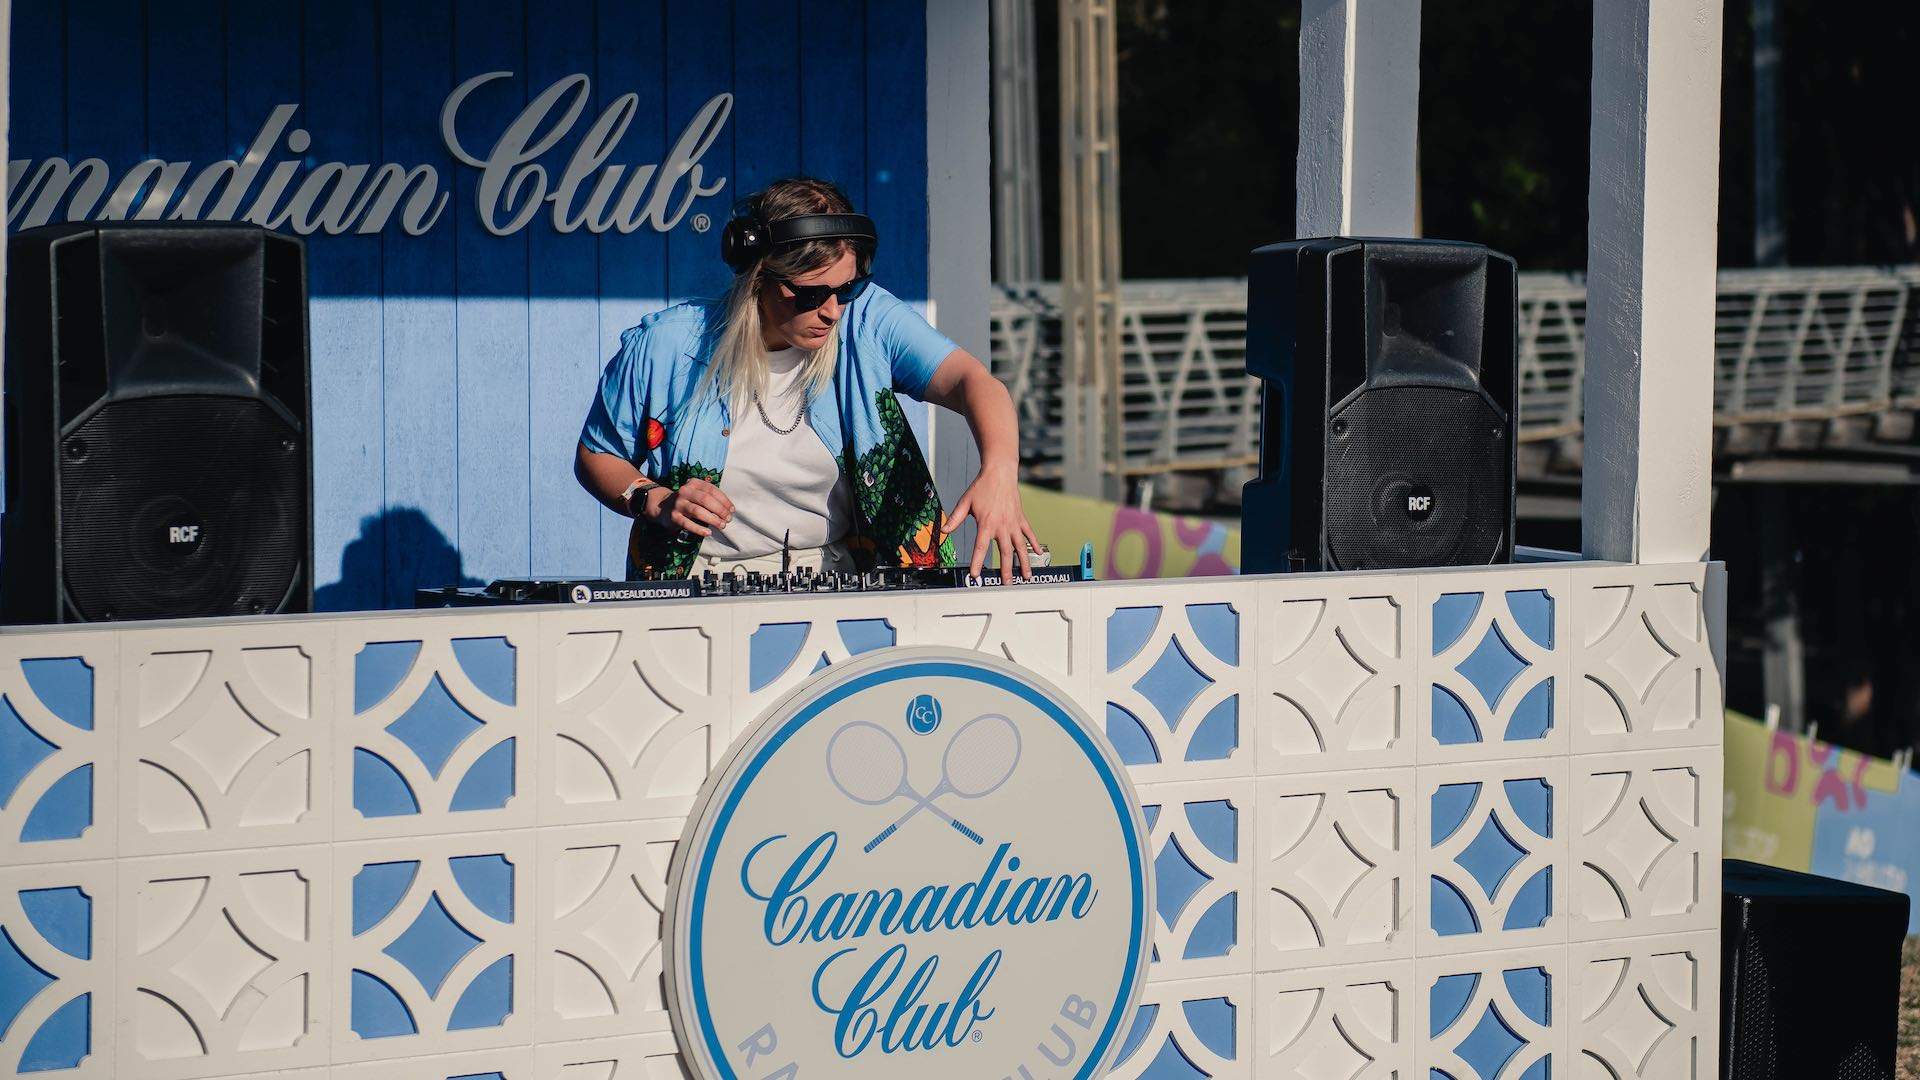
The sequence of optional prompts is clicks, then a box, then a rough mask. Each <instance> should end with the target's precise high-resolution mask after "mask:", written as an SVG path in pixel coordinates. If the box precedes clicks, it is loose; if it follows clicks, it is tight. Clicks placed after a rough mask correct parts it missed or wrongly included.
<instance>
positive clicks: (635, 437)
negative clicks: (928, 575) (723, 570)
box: [580, 285, 956, 577]
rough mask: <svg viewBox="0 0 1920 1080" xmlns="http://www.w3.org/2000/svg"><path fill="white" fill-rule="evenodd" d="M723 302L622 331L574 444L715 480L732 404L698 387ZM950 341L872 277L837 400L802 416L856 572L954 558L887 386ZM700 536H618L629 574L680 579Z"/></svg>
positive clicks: (663, 478)
mask: <svg viewBox="0 0 1920 1080" xmlns="http://www.w3.org/2000/svg"><path fill="white" fill-rule="evenodd" d="M724 311H725V307H724V303H723V302H722V301H719V300H692V301H687V302H685V303H681V304H675V305H674V306H672V307H669V308H666V309H664V310H661V311H657V312H654V313H653V314H651V315H648V316H647V317H646V318H644V319H642V320H640V325H638V326H635V327H633V328H632V329H630V330H628V331H626V332H625V333H623V334H622V335H620V351H619V352H618V353H616V354H615V355H614V357H613V359H612V360H610V361H608V363H607V367H606V370H605V372H604V373H603V374H602V375H601V378H600V389H599V392H598V394H596V395H595V397H594V401H593V405H592V407H591V408H590V409H589V410H588V412H587V421H586V424H585V425H584V426H583V427H582V429H581V431H580V442H581V444H582V445H584V446H586V448H587V449H589V450H593V451H596V452H599V453H603V454H618V455H619V456H621V457H623V458H625V459H627V460H628V461H631V462H633V463H634V466H635V467H636V468H638V469H639V470H640V471H641V472H642V473H643V474H645V475H646V476H649V477H651V478H653V479H655V480H657V481H659V482H660V483H663V484H666V485H667V486H668V487H676V488H677V487H679V486H680V485H682V484H684V483H686V482H687V481H688V480H692V479H696V478H697V479H701V480H706V481H708V482H709V483H712V484H715V485H718V484H719V483H720V481H721V476H722V474H723V472H724V470H725V468H726V460H727V436H726V434H725V433H726V432H727V431H729V430H730V429H731V427H732V424H733V418H732V415H731V413H732V410H731V408H730V407H729V405H728V404H727V402H725V401H721V400H718V399H716V397H715V396H714V395H712V394H699V392H698V391H699V387H700V381H701V378H702V377H703V376H704V375H705V374H706V369H707V364H708V361H709V358H710V357H711V356H712V354H713V349H714V345H715V343H716V342H717V340H718V338H719V333H720V329H721V320H722V317H723V314H724ZM955 348H956V346H955V345H954V343H953V342H952V341H951V340H949V339H948V338H947V337H946V336H945V335H943V334H941V333H940V332H939V331H938V330H935V329H934V328H933V327H932V326H930V325H928V323H927V321H926V320H925V319H923V318H921V317H920V313H919V312H917V311H915V310H913V308H911V307H909V306H908V305H907V304H905V303H903V302H902V301H901V300H900V299H898V298H897V297H895V296H894V295H893V294H891V293H889V292H887V291H886V290H885V289H882V288H880V287H879V286H877V285H871V286H868V288H867V290H866V292H864V293H862V294H861V296H860V297H859V299H857V300H855V301H854V302H853V303H852V304H849V305H848V306H847V308H846V310H845V311H844V312H843V313H842V315H841V319H840V354H839V358H838V361H837V363H836V364H835V366H834V373H833V385H832V388H831V391H830V396H831V397H832V399H833V400H832V401H831V402H830V403H829V402H823V401H820V400H815V401H814V402H813V405H812V407H811V408H810V409H809V410H808V413H807V417H808V425H809V426H810V427H811V428H812V429H813V430H814V432H815V433H816V434H817V435H819V436H820V438H821V440H822V441H823V442H825V443H826V445H827V449H828V450H829V451H831V452H832V453H833V456H834V460H835V461H836V462H838V463H839V465H840V471H841V473H842V474H843V475H844V476H846V477H847V480H848V484H849V486H850V487H851V488H852V490H853V499H852V500H851V501H852V504H853V512H854V521H853V523H852V526H851V529H850V530H849V532H848V533H847V535H846V537H845V538H844V542H845V543H846V545H847V548H848V551H849V552H850V553H851V554H852V556H853V560H854V563H855V565H856V566H858V567H860V568H861V569H863V570H864V569H871V568H873V567H876V566H884V565H898V566H938V565H942V564H950V563H952V562H953V561H954V548H953V541H952V540H951V539H950V538H948V537H947V536H946V535H945V520H944V515H943V514H942V512H941V507H940V494H939V492H938V491H936V490H935V489H934V486H933V476H932V474H931V473H930V472H929V471H928V469H927V462H926V457H925V455H923V454H922V453H921V452H920V444H919V442H918V440H916V439H915V438H914V437H913V431H912V430H911V429H910V428H909V427H908V426H907V418H906V414H905V413H903V412H902V411H901V409H900V403H899V402H898V401H897V400H895V398H894V391H896V390H898V391H900V392H901V393H904V394H907V395H909V396H911V397H913V398H915V399H921V398H922V397H923V395H924V394H925V392H926V388H927V383H928V381H930V380H931V379H932V378H933V373H934V370H935V369H936V368H938V367H939V366H940V362H941V361H942V360H944V359H946V358H947V356H948V355H949V354H950V353H952V352H953V350H954V349H955ZM829 404H830V405H831V406H832V407H830V408H829V407H823V406H825V405H829ZM700 543H701V540H700V538H699V537H696V536H690V535H689V536H682V535H681V534H680V533H679V532H678V531H677V530H670V529H662V528H659V527H657V526H654V525H652V524H649V523H647V522H644V521H639V520H636V521H635V522H634V523H633V528H632V530H631V532H630V533H629V536H628V542H627V574H628V576H629V577H640V576H644V575H647V574H653V575H658V576H662V577H685V576H686V575H687V573H688V572H689V571H690V570H691V569H692V567H693V561H694V557H695V556H696V555H697V554H698V553H699V550H700Z"/></svg>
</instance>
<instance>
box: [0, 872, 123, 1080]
mask: <svg viewBox="0 0 1920 1080" xmlns="http://www.w3.org/2000/svg"><path fill="white" fill-rule="evenodd" d="M120 902H121V893H120V889H119V883H118V882H117V881H116V880H115V879H114V864H113V863H111V862H104V861H102V862H69V863H56V864H51V865H42V866H22V867H12V868H8V869H0V1073H4V1074H5V1075H7V1076H15V1075H21V1074H25V1075H34V1076H39V1075H45V1076H49V1077H59V1078H63V1080H64V1078H72V1080H99V1078H111V1077H113V1076H116V1075H119V1074H118V1073H117V1072H116V1069H115V1061H114V1050H115V1046H114V1024H115V1021H116V1018H117V1016H118V1015H119V1011H118V1010H119V1004H120V998H119V989H118V987H117V985H116V984H115V980H114V966H115V964H116V963H117V962H118V959H119V942H120V936H119V922H118V919H119V905H120Z"/></svg>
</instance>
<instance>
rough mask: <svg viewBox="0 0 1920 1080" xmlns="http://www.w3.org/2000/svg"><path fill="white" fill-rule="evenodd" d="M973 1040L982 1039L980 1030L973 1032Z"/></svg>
mask: <svg viewBox="0 0 1920 1080" xmlns="http://www.w3.org/2000/svg"><path fill="white" fill-rule="evenodd" d="M973 1041H974V1042H979V1041H980V1033H979V1032H977V1031H976V1032H974V1033H973Z"/></svg>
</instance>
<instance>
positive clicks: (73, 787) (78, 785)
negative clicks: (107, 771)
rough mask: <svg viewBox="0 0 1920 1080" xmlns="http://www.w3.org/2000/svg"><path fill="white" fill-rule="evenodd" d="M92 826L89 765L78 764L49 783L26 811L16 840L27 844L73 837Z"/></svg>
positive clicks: (91, 791)
mask: <svg viewBox="0 0 1920 1080" xmlns="http://www.w3.org/2000/svg"><path fill="white" fill-rule="evenodd" d="M92 827H93V766H92V765H82V766H80V767H79V768H77V769H75V770H73V771H72V772H70V773H68V774H67V775H65V776H63V777H61V778H60V779H58V780H56V781H54V782H53V786H52V787H49V788H48V789H47V793H46V794H45V795H42V796H40V801H39V802H37V803H34V804H33V809H32V810H29V811H27V820H26V821H25V822H24V823H22V824H21V826H20V839H21V840H24V841H26V842H27V843H30V844H31V843H40V842H44V841H48V840H76V839H78V838H79V837H81V836H82V835H84V834H85V833H86V831H87V830H88V829H90V828H92Z"/></svg>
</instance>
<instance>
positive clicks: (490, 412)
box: [453, 0, 533, 580]
mask: <svg viewBox="0 0 1920 1080" xmlns="http://www.w3.org/2000/svg"><path fill="white" fill-rule="evenodd" d="M525 18H526V12H525V9H524V7H523V5H522V4H520V3H519V0H455V4H454V19H453V24H454V46H453V61H454V71H455V73H456V74H458V75H460V76H461V77H463V78H465V77H470V76H472V75H476V74H480V73H483V72H489V71H511V72H515V73H516V75H515V77H513V78H510V79H498V80H495V81H494V82H491V83H488V84H486V85H485V86H482V87H480V88H479V89H478V90H475V91H474V92H473V95H472V96H471V97H469V98H468V99H467V101H466V103H465V104H464V105H462V106H461V109H460V117H459V118H460V124H461V128H462V130H461V132H460V139H461V142H462V143H463V144H473V145H471V146H469V150H472V149H474V148H475V147H477V146H485V145H488V143H487V142H486V141H484V140H485V139H486V137H487V136H488V135H491V134H492V133H495V132H499V131H503V130H505V129H506V127H507V125H509V124H511V123H512V122H513V120H514V117H516V116H518V115H519V113H520V110H521V109H522V108H523V107H524V106H525V105H526V101H527V81H526V79H524V78H522V77H520V76H519V75H518V74H517V73H519V72H522V71H524V70H525V69H526V50H525V44H524V41H523V39H522V37H521V31H522V28H523V27H524V26H525V25H526V24H525ZM480 175H481V174H480V173H479V172H478V171H477V170H474V169H462V170H460V172H459V174H458V176H459V188H458V194H457V195H455V197H454V201H455V202H456V203H458V204H462V205H461V207H460V208H461V211H462V212H461V213H460V214H459V215H457V216H456V217H455V218H454V226H455V229H454V265H455V267H456V275H455V278H456V291H457V295H458V297H459V301H458V303H457V304H456V306H455V309H454V318H455V355H456V356H457V357H458V364H459V371H460V384H459V419H458V423H459V425H460V428H459V430H460V435H459V442H460V460H459V463H458V468H459V473H458V475H459V492H460V514H459V522H460V532H459V534H458V538H457V541H456V542H457V543H458V544H459V547H460V553H461V556H462V564H463V566H464V567H465V569H466V570H467V572H469V573H471V574H473V575H474V576H475V577H478V578H480V579H482V580H487V579H491V578H498V577H521V576H525V575H526V574H527V573H528V572H529V571H530V570H531V569H532V566H533V560H532V538H531V534H530V532H529V528H530V524H531V521H532V507H531V505H530V501H529V500H530V492H531V490H532V488H531V478H530V477H529V475H528V465H529V459H528V449H527V373H528V368H527V310H528V304H527V292H526V291H527V236H526V233H525V232H524V231H523V232H519V233H514V234H512V235H509V236H495V235H493V234H492V233H490V232H488V231H487V228H486V226H485V225H483V224H482V223H481V219H480V217H479V216H478V214H477V213H474V212H471V211H472V209H473V208H474V207H475V206H476V204H477V200H478V193H479V186H480ZM508 212H510V208H509V207H507V206H506V204H505V199H504V196H503V197H502V211H501V216H500V217H499V218H497V219H496V220H498V221H501V222H503V223H504V221H506V220H507V217H506V214H507V213H508Z"/></svg>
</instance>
